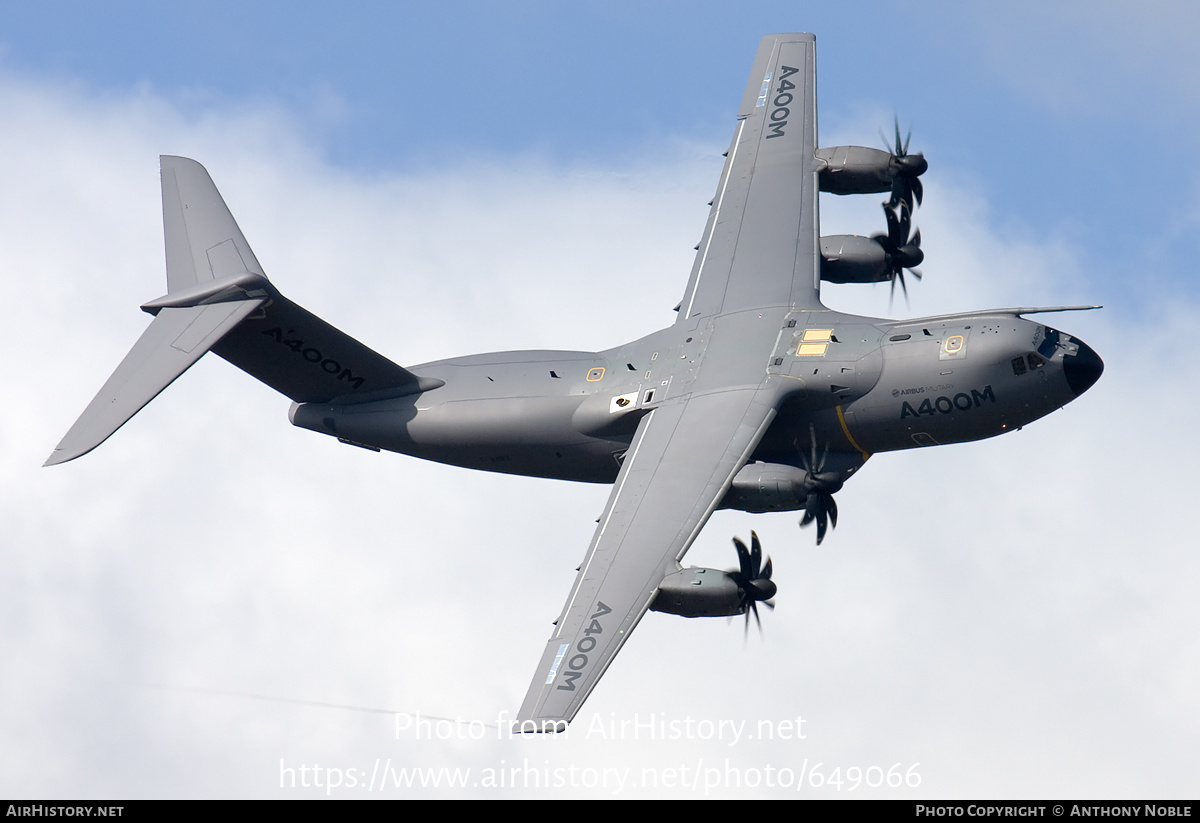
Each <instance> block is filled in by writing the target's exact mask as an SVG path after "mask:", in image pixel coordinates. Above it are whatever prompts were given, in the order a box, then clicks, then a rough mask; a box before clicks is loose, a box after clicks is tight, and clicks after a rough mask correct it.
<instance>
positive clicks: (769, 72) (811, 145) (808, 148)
mask: <svg viewBox="0 0 1200 823" xmlns="http://www.w3.org/2000/svg"><path fill="white" fill-rule="evenodd" d="M816 147H817V92H816V42H815V38H814V37H813V35H811V34H772V35H769V36H767V37H764V38H763V40H762V43H760V44H759V47H758V54H757V55H756V56H755V58H754V68H753V69H752V70H751V72H750V80H749V82H748V83H747V84H746V93H745V95H744V96H743V97H742V105H741V108H740V109H739V110H738V125H737V129H736V131H734V134H733V143H732V144H731V145H730V147H729V151H728V153H727V154H726V157H727V159H726V161H725V170H724V171H723V172H722V173H721V181H720V183H718V184H717V193H716V196H715V197H714V198H713V202H712V211H711V212H709V215H708V223H707V225H706V226H705V228H704V235H703V238H702V239H701V241H700V245H699V247H698V248H697V252H696V262H695V263H694V264H693V266H692V274H691V277H690V278H689V279H688V285H687V289H686V290H685V292H684V296H683V300H682V301H681V302H680V306H679V319H678V322H687V321H688V320H690V319H691V318H695V317H698V316H711V315H715V314H721V313H727V312H732V311H738V310H739V309H749V308H761V307H764V306H781V305H789V304H790V305H791V306H792V307H793V308H795V309H819V308H822V306H821V301H820V291H819V287H820V279H821V271H820V266H819V259H820V258H818V256H817V249H818V248H819V239H818V228H817V194H818V185H817V176H816V168H817V165H816V159H815V157H814V155H813V152H814V151H815V150H816Z"/></svg>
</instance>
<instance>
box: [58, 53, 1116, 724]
mask: <svg viewBox="0 0 1200 823" xmlns="http://www.w3.org/2000/svg"><path fill="white" fill-rule="evenodd" d="M815 68H816V55H815V38H814V37H813V35H811V34H777V35H770V36H768V37H765V38H763V40H762V43H761V44H760V45H759V48H758V53H757V55H756V56H755V58H754V66H753V69H752V70H751V73H750V80H749V82H748V84H747V85H746V92H745V94H744V95H743V97H742V102H741V106H740V108H739V109H738V119H737V127H736V129H735V130H734V135H733V142H732V143H731V144H730V147H729V151H728V153H727V155H726V156H727V158H728V159H727V160H726V162H725V168H724V171H723V172H722V173H721V179H720V181H719V182H718V183H717V191H716V196H715V197H714V198H713V201H712V210H711V212H710V213H709V217H708V223H707V225H706V226H705V228H704V234H703V238H702V239H701V241H700V245H699V246H698V247H697V254H696V259H695V264H694V265H693V266H692V271H691V276H690V277H689V278H688V282H687V287H686V288H685V289H684V292H683V299H682V300H681V301H680V302H679V305H678V307H676V311H677V312H678V316H677V317H676V319H675V322H674V323H673V324H672V325H671V326H668V327H667V328H665V329H662V330H660V331H656V332H654V333H652V334H649V335H647V336H645V337H643V338H641V339H640V340H635V341H633V342H631V343H626V344H624V345H622V346H618V347H616V348H613V349H609V350H607V351H601V352H581V351H518V352H502V353H498V354H479V355H474V356H470V357H461V358H456V359H453V360H441V361H437V362H434V363H425V364H422V365H418V366H412V367H411V368H402V367H401V366H398V365H396V364H395V363H393V362H392V361H391V360H388V359H387V358H386V357H383V356H382V355H380V354H377V353H376V352H374V351H372V350H371V349H369V348H367V347H366V346H364V345H362V344H361V343H359V342H358V341H357V340H355V339H354V338H352V337H350V336H348V335H346V334H344V333H343V332H341V331H339V330H338V329H335V328H333V327H332V326H330V325H329V324H327V323H325V322H324V321H322V320H321V319H319V318H318V317H316V316H315V315H313V314H311V313H309V312H308V311H307V310H305V309H303V308H301V307H300V306H298V305H296V304H295V303H293V302H292V301H290V300H288V299H287V298H286V297H284V296H283V295H282V294H280V293H279V291H278V290H277V289H276V287H275V286H274V285H273V284H272V283H271V282H270V281H268V280H267V278H266V276H265V274H264V273H263V270H262V267H261V266H260V265H259V263H258V260H257V259H256V258H255V256H254V253H253V252H252V251H251V250H250V246H249V245H248V244H247V243H246V240H245V238H244V237H243V236H242V232H241V230H240V229H239V228H238V226H237V223H236V222H234V219H233V216H232V215H231V214H230V212H229V209H228V208H227V207H226V205H225V202H224V200H222V198H221V195H220V194H219V193H218V192H217V189H216V186H215V185H214V184H213V182H212V179H211V178H210V177H209V175H208V172H207V171H205V169H204V167H202V166H201V165H200V164H199V163H197V162H195V161H193V160H188V159H185V158H182V157H166V156H164V157H163V158H161V163H162V203H163V225H164V230H165V235H166V269H167V294H166V295H165V296H163V297H160V298H158V299H156V300H152V301H150V302H149V303H146V304H145V305H143V306H142V308H143V309H144V310H145V311H147V312H149V313H150V314H152V315H154V320H153V321H152V322H151V323H150V327H149V328H148V329H147V330H146V332H145V333H144V334H143V335H142V337H141V338H140V339H139V340H138V341H137V343H136V344H135V345H134V347H133V349H132V350H131V351H130V352H129V354H128V355H127V356H126V357H125V359H124V360H123V361H122V362H121V364H120V365H119V366H118V367H117V370H116V372H114V373H113V375H112V377H110V378H109V380H108V382H107V383H105V384H104V387H103V388H102V389H101V390H100V393H99V394H98V395H97V396H96V398H95V399H94V400H93V401H92V402H91V404H90V405H89V406H88V407H87V408H86V409H85V410H84V412H83V415H82V416H81V417H80V418H79V420H78V421H77V422H76V423H75V425H74V426H73V427H72V428H71V430H70V431H69V432H67V435H66V437H64V438H63V440H62V442H61V443H59V445H58V447H57V448H56V449H55V450H54V452H53V454H52V455H51V456H50V458H49V460H47V461H46V465H52V464H56V463H63V462H66V461H68V460H73V459H74V458H76V457H79V456H80V455H83V454H85V453H87V452H88V451H90V450H92V449H93V448H95V447H96V446H98V445H99V444H100V443H102V442H103V441H104V440H105V439H107V438H108V437H109V436H110V435H111V434H112V433H113V432H115V431H116V430H117V429H118V428H119V427H120V426H121V425H123V424H124V423H125V422H126V421H127V420H129V418H131V417H132V416H133V415H134V414H136V413H137V412H138V410H139V409H141V408H142V407H143V406H144V405H146V404H147V403H148V402H150V400H152V399H153V398H154V397H155V396H156V395H157V394H158V393H159V392H160V391H162V390H163V389H164V388H165V387H166V386H167V385H169V384H170V383H171V382H172V381H173V380H175V378H177V377H178V376H179V375H180V374H182V373H183V372H184V371H185V370H186V369H187V368H188V367H189V366H191V365H192V364H193V363H195V362H196V361H197V360H198V359H199V358H200V357H201V356H202V355H203V354H204V353H205V352H207V351H213V352H215V353H216V354H218V355H219V356H221V357H223V358H224V359H226V360H228V361H229V362H230V363H232V364H233V365H235V366H237V367H239V368H241V369H243V370H244V371H246V372H248V373H249V374H251V375H253V376H254V377H256V378H258V379H259V380H261V381H262V382H264V383H266V384H267V385H269V386H271V387H272V388H274V389H276V390H278V391H279V392H281V393H282V394H284V395H286V396H287V397H289V398H291V400H292V401H293V402H292V405H291V411H290V413H289V417H290V419H291V422H292V424H293V425H296V426H301V427H303V428H307V429H312V430H313V431H316V432H320V433H322V434H327V435H331V436H333V437H336V438H338V440H340V441H341V442H343V443H348V444H351V445H355V446H362V447H365V448H368V449H373V450H376V451H378V450H380V449H386V450H388V451H394V452H400V453H401V454H409V455H413V456H415V457H420V458H424V459H427V460H436V461H438V462H441V463H449V464H452V465H457V466H464V467H467V468H472V469H481V470H484V471H493V472H505V473H509V474H521V475H530V476H534V477H548V478H558V479H562V480H577V481H584V482H591V483H612V484H613V487H612V492H611V493H610V494H609V497H608V503H607V505H606V506H605V509H604V512H603V514H602V516H601V518H600V520H599V526H598V527H597V529H596V533H595V536H594V537H593V538H592V542H591V545H590V546H589V548H588V551H587V556H586V558H585V559H584V561H583V564H582V565H581V566H580V567H579V574H578V576H577V577H576V579H575V585H574V587H573V588H572V589H571V592H570V594H569V596H568V597H567V602H566V605H565V606H564V607H563V611H562V614H561V616H560V617H559V619H558V620H557V621H556V623H555V628H554V631H553V633H552V634H551V637H550V639H549V641H547V643H546V647H545V650H544V651H543V652H542V656H541V661H540V662H539V663H538V665H537V669H536V673H535V676H534V679H533V683H532V684H531V685H530V688H529V692H528V694H527V696H526V698H525V702H524V704H523V705H522V707H521V710H520V713H519V715H518V721H517V725H516V728H517V729H518V730H522V731H543V730H558V729H562V728H565V726H566V724H567V723H568V722H570V721H571V719H572V718H574V717H575V715H576V713H578V711H579V709H580V707H581V706H582V705H583V702H584V700H586V699H587V696H588V694H590V693H591V691H592V689H593V688H595V686H596V684H597V682H598V681H599V680H600V677H601V676H602V675H603V674H604V671H605V670H606V669H607V668H608V666H609V665H610V664H611V663H612V661H613V659H614V658H615V656H616V654H617V652H618V651H619V650H620V649H621V646H622V645H623V644H624V643H625V641H626V640H628V639H629V635H630V633H631V632H632V631H633V629H634V627H636V626H637V624H638V621H640V620H641V619H642V616H643V615H644V614H645V613H646V611H647V610H654V611H663V612H669V613H672V614H678V615H683V616H686V617H701V616H724V615H738V614H744V615H745V616H746V621H747V625H748V623H749V619H750V614H751V613H753V614H754V616H755V618H756V619H757V618H758V606H757V604H758V603H760V602H764V603H765V604H767V605H770V604H771V600H770V598H771V597H773V596H774V594H775V590H776V587H775V584H774V583H773V582H772V581H771V562H770V560H767V562H766V564H765V565H764V564H763V563H762V551H761V549H760V547H759V545H758V540H757V538H754V539H752V546H751V548H750V549H747V548H746V547H745V546H744V545H743V544H741V543H740V542H739V541H735V543H737V552H738V558H739V568H738V569H737V570H735V571H729V572H726V571H721V570H716V569H701V568H694V567H690V568H684V567H683V566H681V565H680V563H679V561H680V560H681V559H682V558H683V556H684V554H685V553H686V552H687V550H688V548H689V547H690V546H691V545H692V542H693V541H694V540H695V539H696V536H697V535H698V534H699V533H700V530H701V529H702V528H703V527H704V524H705V523H706V522H707V521H708V519H709V516H710V515H711V514H712V513H713V511H714V510H716V509H718V508H733V509H739V510H742V511H747V512H767V511H801V510H802V511H804V515H803V520H802V521H801V522H802V525H807V524H809V523H815V524H816V527H817V542H818V543H820V542H821V540H822V539H823V538H824V537H825V533H826V529H827V525H829V524H836V522H837V507H836V505H835V503H834V500H833V494H834V493H835V492H836V491H838V490H839V489H840V488H841V486H842V483H843V482H844V481H845V480H846V479H847V478H849V477H850V476H851V475H853V474H854V472H856V471H857V470H858V469H859V467H861V466H862V465H863V463H864V462H865V461H866V460H867V458H868V457H870V456H871V455H872V454H874V453H876V452H885V451H894V450H899V449H911V448H918V447H922V446H935V445H939V444H943V443H959V442H963V441H969V440H979V439H982V438H985V437H993V436H995V435H997V434H1002V433H1004V432H1006V431H1011V430H1013V429H1016V428H1019V427H1020V426H1022V425H1024V424H1026V423H1029V422H1031V421H1033V420H1036V419H1038V418H1039V417H1042V416H1044V415H1046V414H1049V413H1050V412H1052V411H1054V410H1055V409H1057V408H1059V407H1060V406H1063V405H1064V404H1066V403H1069V402H1071V401H1072V400H1074V399H1075V398H1076V397H1078V396H1079V395H1080V394H1082V393H1083V392H1084V391H1086V390H1087V389H1088V388H1089V387H1090V386H1091V385H1092V384H1093V383H1095V382H1096V380H1097V379H1099V377H1100V374H1101V372H1102V371H1103V369H1104V365H1103V363H1102V362H1101V360H1100V358H1099V357H1098V356H1097V355H1096V353H1095V352H1094V351H1092V349H1090V348H1089V347H1088V346H1087V345H1085V344H1084V343H1083V342H1082V341H1080V340H1078V339H1077V338H1074V337H1071V336H1070V335H1068V334H1065V333H1063V332H1059V331H1056V330H1055V329H1053V328H1050V327H1049V326H1045V325H1042V324H1041V323H1038V322H1036V321H1033V320H1028V319H1025V316H1026V315H1031V314H1035V313H1039V312H1050V311H1066V310H1069V309H1072V308H1074V309H1084V308H1095V307H1094V306H1077V307H1058V308H1040V309H1039V308H1010V309H993V310H989V311H973V312H967V313H965V314H953V315H942V316H939V317H924V318H919V319H916V320H899V321H895V320H881V319H876V318H871V317H857V316H853V315H846V314H841V313H839V312H836V311H831V310H830V309H828V308H826V307H825V306H824V305H823V304H822V303H821V281H822V280H825V281H831V282H840V283H876V282H886V281H890V282H891V283H892V288H893V290H894V288H895V285H896V283H897V282H899V283H900V285H901V287H902V289H904V288H906V287H905V285H904V281H903V277H904V271H905V269H911V267H912V266H914V265H917V264H918V263H919V262H920V260H921V258H922V253H921V250H920V233H919V232H918V233H917V234H915V235H913V236H912V237H911V238H910V237H909V232H910V229H911V226H910V223H911V215H912V211H913V209H914V208H915V206H916V204H917V203H919V202H920V200H921V197H922V189H921V184H920V180H919V179H918V178H919V175H920V174H921V173H922V172H924V171H925V169H926V162H925V159H924V157H922V156H921V155H920V154H909V153H908V146H907V141H905V142H904V143H901V142H900V133H899V127H898V126H897V129H896V145H895V150H894V151H880V150H878V149H869V148H863V147H858V146H839V147H836V148H827V149H822V148H818V145H817V107H816V74H815ZM819 191H827V192H833V193H835V194H854V193H879V192H891V198H890V200H889V201H888V202H886V203H884V212H885V215H886V221H887V227H888V231H887V233H886V234H878V235H875V236H873V237H858V236H837V237H821V236H820V231H819V222H818V214H817V206H818V192H819ZM914 274H915V272H914Z"/></svg>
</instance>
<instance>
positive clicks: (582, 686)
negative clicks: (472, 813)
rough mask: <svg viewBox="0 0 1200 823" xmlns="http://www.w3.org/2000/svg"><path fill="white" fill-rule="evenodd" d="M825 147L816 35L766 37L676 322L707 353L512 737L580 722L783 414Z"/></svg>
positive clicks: (633, 468) (597, 540)
mask: <svg viewBox="0 0 1200 823" xmlns="http://www.w3.org/2000/svg"><path fill="white" fill-rule="evenodd" d="M816 141H817V121H816V58H815V38H814V37H813V36H812V35H811V34H780V35H771V36H768V37H765V38H763V40H762V43H761V44H760V45H759V49H758V53H757V55H756V56H755V59H754V67H753V69H752V70H751V75H750V80H749V82H748V83H747V86H746V93H745V95H744V96H743V99H742V104H741V107H740V109H739V112H738V124H737V128H736V130H735V132H734V137H733V143H732V144H731V146H730V149H729V152H728V155H727V157H728V159H727V161H726V163H725V169H724V171H723V172H722V174H721V180H720V182H719V184H718V186H717V193H716V196H715V197H714V198H713V204H712V210H711V212H710V213H709V217H708V222H707V224H706V226H705V229H704V235H703V238H702V240H701V242H700V245H699V247H698V249H697V254H696V261H695V264H694V265H693V267H692V273H691V276H690V278H689V280H688V285H687V289H686V291H685V292H684V297H683V300H682V301H681V303H680V309H679V318H678V320H677V323H676V327H675V328H677V329H679V330H680V333H681V336H682V335H684V334H688V333H689V332H692V330H697V332H699V331H700V330H707V331H704V333H703V335H701V334H699V333H697V337H699V338H701V340H700V341H699V342H697V341H693V337H692V336H688V337H687V342H689V343H692V342H696V345H698V346H702V347H703V351H697V352H696V353H695V354H694V357H695V360H694V361H692V362H691V363H690V365H687V366H682V365H681V366H680V368H681V369H684V371H683V372H681V373H680V375H679V376H680V378H681V379H682V380H683V382H682V383H681V387H685V388H683V393H681V394H680V395H679V396H677V397H675V398H674V399H673V400H671V401H668V402H667V403H665V404H664V405H662V406H659V407H658V408H656V409H654V410H653V411H652V412H651V413H650V414H649V415H647V416H646V417H645V418H643V419H642V421H641V423H640V424H639V426H638V430H637V433H636V435H635V436H634V439H633V442H632V444H631V445H630V448H629V451H628V453H627V456H626V458H625V461H624V464H623V465H622V468H621V472H620V474H619V475H618V477H617V481H616V484H615V485H614V486H613V490H612V493H611V494H610V496H609V499H608V505H607V508H606V509H605V511H604V514H603V515H602V517H601V519H600V525H599V527H598V528H597V529H596V533H595V536H594V537H593V538H592V543H591V546H590V547H589V549H588V553H587V557H586V559H585V560H584V563H583V565H582V566H580V570H579V574H578V576H577V577H576V580H575V586H574V588H573V589H572V590H571V594H570V597H568V599H567V603H566V605H565V606H564V608H563V612H562V615H561V616H560V617H559V619H558V621H557V623H556V624H555V625H556V628H555V631H554V633H553V634H552V635H551V637H550V639H549V641H548V642H547V643H546V647H545V649H544V651H543V652H542V657H541V662H540V663H539V665H538V669H537V672H536V674H535V676H534V680H533V683H532V684H531V685H530V687H529V691H528V693H527V694H526V696H525V702H524V704H523V705H522V706H521V711H520V714H519V715H518V720H517V724H516V729H517V730H518V731H555V730H559V729H561V728H563V727H565V725H566V724H567V723H569V722H570V721H571V719H572V718H573V717H574V716H575V714H576V713H577V712H578V711H579V709H580V707H581V706H582V705H583V702H584V700H586V699H587V696H588V694H589V693H590V692H591V690H592V689H593V688H594V687H595V685H596V683H597V682H598V681H599V679H600V677H601V676H602V675H603V674H604V671H605V669H606V668H607V667H608V665H609V664H610V663H611V662H612V660H613V658H614V657H615V656H616V654H617V652H618V651H620V649H621V646H622V645H623V644H624V643H625V641H626V640H627V639H628V638H629V635H630V633H631V632H632V631H633V629H634V627H635V626H636V625H637V623H638V621H639V620H641V618H642V615H644V614H645V613H646V611H647V609H648V608H649V607H650V603H651V602H652V601H653V599H654V597H655V595H656V593H657V591H658V586H659V584H660V583H661V582H662V580H663V578H664V577H665V576H666V575H667V574H669V573H672V572H674V571H675V570H676V569H677V568H678V566H677V563H678V561H679V560H680V559H681V558H682V557H683V555H684V553H686V552H687V550H688V548H689V547H690V546H691V545H692V542H693V541H694V540H695V539H696V536H697V535H698V534H699V532H700V529H701V528H703V526H704V524H705V523H706V522H707V521H708V518H709V516H710V515H711V514H712V512H713V510H714V509H716V507H717V505H718V504H719V503H720V502H721V499H722V498H723V497H724V496H725V493H726V491H728V489H729V486H730V483H731V482H732V480H733V477H734V475H735V474H736V473H737V472H738V470H739V469H740V468H741V467H742V466H743V465H745V463H746V461H747V460H748V459H749V456H750V454H751V453H752V452H753V451H754V448H755V446H757V444H758V442H759V441H760V440H761V438H762V436H763V434H764V433H765V432H766V429H767V427H768V426H769V425H770V423H771V421H772V420H773V419H774V417H775V413H776V410H777V408H778V404H779V403H780V402H781V400H782V397H783V396H784V393H785V392H786V391H787V390H788V389H787V388H786V387H783V386H782V384H781V383H780V382H779V381H775V382H772V379H771V377H770V375H769V369H768V368H767V364H768V363H769V362H770V360H771V358H772V357H773V354H772V352H773V350H774V348H775V346H776V345H777V343H778V340H779V334H780V332H779V326H777V325H776V324H775V323H776V321H775V320H774V319H773V318H774V317H779V318H783V317H786V316H787V315H788V313H789V312H793V311H799V310H808V311H811V310H817V309H823V308H824V307H823V306H822V305H821V302H820V294H819V285H820V269H819V258H818V256H817V250H818V248H819V240H818V227H817V189H818V186H817V163H816V159H815V157H814V154H813V152H814V150H815V149H816V145H817V142H816ZM691 356H692V355H689V356H688V357H691ZM685 375H686V376H685Z"/></svg>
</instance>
